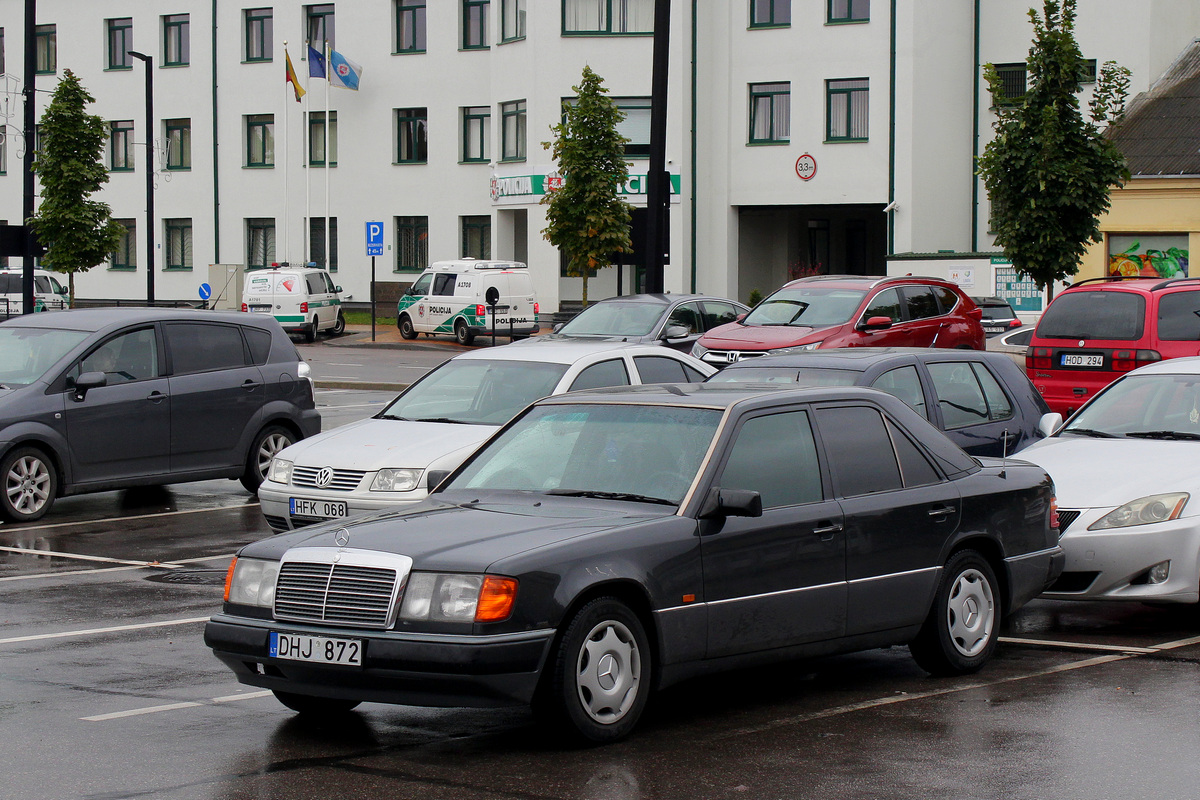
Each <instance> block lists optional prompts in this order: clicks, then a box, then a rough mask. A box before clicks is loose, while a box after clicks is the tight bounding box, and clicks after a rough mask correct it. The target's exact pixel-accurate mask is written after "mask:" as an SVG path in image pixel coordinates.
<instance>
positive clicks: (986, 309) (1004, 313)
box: [979, 305, 1016, 319]
mask: <svg viewBox="0 0 1200 800" xmlns="http://www.w3.org/2000/svg"><path fill="white" fill-rule="evenodd" d="M979 308H980V310H981V311H983V318H984V319H1012V318H1013V317H1014V316H1016V315H1015V314H1013V310H1012V308H1011V307H1009V306H1007V305H1003V306H996V305H990V306H985V305H980V306H979Z"/></svg>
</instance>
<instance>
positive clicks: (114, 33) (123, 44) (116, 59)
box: [105, 17, 133, 69]
mask: <svg viewBox="0 0 1200 800" xmlns="http://www.w3.org/2000/svg"><path fill="white" fill-rule="evenodd" d="M105 27H106V29H107V31H108V67H107V69H133V56H131V55H129V51H130V50H132V49H133V18H132V17H120V18H117V19H109V20H105Z"/></svg>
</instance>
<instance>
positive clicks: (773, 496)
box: [700, 409, 846, 658]
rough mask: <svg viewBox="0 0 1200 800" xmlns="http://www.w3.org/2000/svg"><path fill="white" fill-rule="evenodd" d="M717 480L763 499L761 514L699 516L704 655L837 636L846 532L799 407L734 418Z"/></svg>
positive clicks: (841, 626)
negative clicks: (705, 633)
mask: <svg viewBox="0 0 1200 800" xmlns="http://www.w3.org/2000/svg"><path fill="white" fill-rule="evenodd" d="M717 475H718V477H717V478H716V479H715V480H714V482H713V486H715V487H719V488H722V489H749V490H752V491H756V492H759V493H760V495H761V497H762V504H763V513H762V516H761V517H727V518H724V519H716V520H704V521H703V522H702V525H701V528H700V530H701V536H700V548H701V553H702V558H703V565H704V600H705V603H706V605H707V608H708V650H707V654H708V657H709V658H717V657H720V656H725V655H733V654H736V653H746V652H754V651H758V650H767V649H772V648H777V647H787V646H790V645H795V644H802V643H805V642H814V641H821V640H824V639H833V638H837V637H839V636H841V635H843V633H844V632H845V624H846V584H845V579H846V538H845V535H844V533H843V521H842V511H841V507H840V506H839V505H838V503H837V502H836V501H834V500H832V499H830V496H829V492H828V485H827V479H826V476H825V475H824V472H823V470H822V468H821V460H820V458H819V457H818V455H817V447H816V442H815V439H814V437H813V432H812V426H811V424H810V420H809V414H808V412H807V410H805V409H792V410H777V411H771V410H768V411H764V412H762V413H759V414H757V415H755V416H751V417H748V418H747V419H745V420H743V421H742V422H740V423H739V425H738V428H737V429H736V431H735V433H734V439H733V441H732V444H731V446H730V447H729V448H728V449H727V456H726V458H725V459H724V463H723V464H722V465H721V466H720V468H719V472H718V473H717Z"/></svg>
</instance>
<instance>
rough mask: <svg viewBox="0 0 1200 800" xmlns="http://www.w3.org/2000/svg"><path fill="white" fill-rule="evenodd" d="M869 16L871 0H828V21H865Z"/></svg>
mask: <svg viewBox="0 0 1200 800" xmlns="http://www.w3.org/2000/svg"><path fill="white" fill-rule="evenodd" d="M870 18H871V0H829V17H828V19H829V21H830V22H866V21H867V20H869V19H870Z"/></svg>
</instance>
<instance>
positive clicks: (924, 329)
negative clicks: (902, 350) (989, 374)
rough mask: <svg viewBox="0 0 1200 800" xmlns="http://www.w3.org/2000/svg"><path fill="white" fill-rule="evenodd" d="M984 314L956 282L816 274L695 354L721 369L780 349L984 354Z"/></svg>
mask: <svg viewBox="0 0 1200 800" xmlns="http://www.w3.org/2000/svg"><path fill="white" fill-rule="evenodd" d="M982 317H983V312H982V311H981V310H980V309H979V307H978V306H976V305H975V303H974V301H972V300H971V298H970V297H968V296H967V295H965V294H963V292H962V290H961V289H959V288H958V287H957V286H955V285H954V284H953V283H951V282H949V281H946V280H942V279H941V278H922V277H914V276H912V275H906V276H903V277H894V278H883V277H880V276H878V275H814V276H812V277H809V278H800V279H799V280H795V281H792V282H791V283H788V284H785V285H784V286H783V287H781V288H779V289H777V290H776V291H775V292H774V293H773V294H771V295H770V296H769V297H767V298H766V299H765V300H763V301H762V302H761V303H759V304H758V305H757V306H755V307H754V309H753V310H752V311H751V312H750V313H749V314H747V315H746V316H745V317H744V318H743V319H740V320H738V321H737V322H730V323H728V324H726V325H721V326H719V327H716V328H713V329H711V330H709V331H708V332H707V333H705V334H704V335H703V336H701V337H700V338H699V339H698V340H697V341H696V344H695V345H694V346H693V347H692V355H693V356H696V357H697V358H699V359H701V360H702V361H706V362H708V363H709V364H712V365H713V366H716V367H722V366H724V365H726V364H732V363H734V362H735V361H740V360H742V359H745V358H754V357H756V356H765V355H768V354H770V353H778V352H781V351H785V350H796V349H798V350H816V349H817V348H822V349H825V348H831V347H962V348H970V349H972V350H982V349H984V333H983V326H982V324H981V323H980V319H981V318H982Z"/></svg>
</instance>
